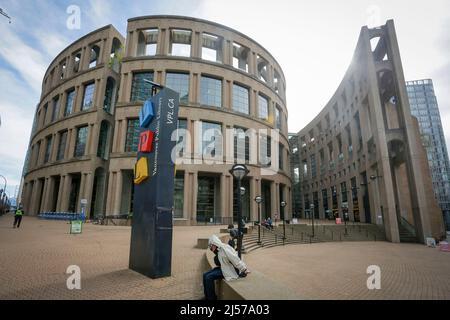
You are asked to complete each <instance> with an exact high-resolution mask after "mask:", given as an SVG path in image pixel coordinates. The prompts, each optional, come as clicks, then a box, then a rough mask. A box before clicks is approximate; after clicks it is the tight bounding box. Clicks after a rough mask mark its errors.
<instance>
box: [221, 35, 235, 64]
mask: <svg viewBox="0 0 450 320" xmlns="http://www.w3.org/2000/svg"><path fill="white" fill-rule="evenodd" d="M223 44H224V45H223V63H224V64H226V65H229V66H233V41H231V40H224V41H223Z"/></svg>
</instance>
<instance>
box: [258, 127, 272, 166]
mask: <svg viewBox="0 0 450 320" xmlns="http://www.w3.org/2000/svg"><path fill="white" fill-rule="evenodd" d="M259 141H260V145H259V146H260V147H259V159H260V160H259V161H260V163H261V166H269V167H270V165H271V157H272V139H271V138H270V137H269V136H267V135H265V134H261V135H260V140H259Z"/></svg>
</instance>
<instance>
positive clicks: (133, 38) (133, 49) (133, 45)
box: [126, 31, 139, 57]
mask: <svg viewBox="0 0 450 320" xmlns="http://www.w3.org/2000/svg"><path fill="white" fill-rule="evenodd" d="M138 36H139V32H135V31H130V32H128V36H127V44H126V48H128V50H127V53H126V55H127V57H136V56H137V44H138Z"/></svg>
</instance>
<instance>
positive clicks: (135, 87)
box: [131, 72, 153, 102]
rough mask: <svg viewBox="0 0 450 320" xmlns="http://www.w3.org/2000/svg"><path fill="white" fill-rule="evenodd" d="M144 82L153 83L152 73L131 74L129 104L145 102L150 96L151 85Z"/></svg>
mask: <svg viewBox="0 0 450 320" xmlns="http://www.w3.org/2000/svg"><path fill="white" fill-rule="evenodd" d="M144 79H145V80H150V81H153V72H139V73H133V81H132V84H131V102H137V101H145V100H147V99H149V98H151V96H152V85H151V84H150V83H148V82H146V81H144Z"/></svg>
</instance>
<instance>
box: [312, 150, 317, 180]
mask: <svg viewBox="0 0 450 320" xmlns="http://www.w3.org/2000/svg"><path fill="white" fill-rule="evenodd" d="M311 177H312V178H313V179H315V178H316V177H317V163H316V155H315V154H312V155H311Z"/></svg>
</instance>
